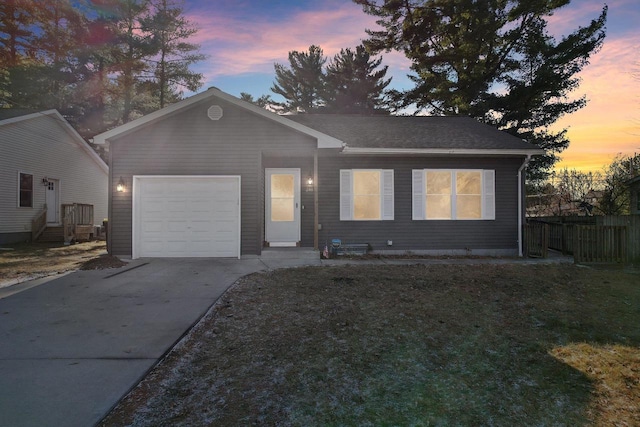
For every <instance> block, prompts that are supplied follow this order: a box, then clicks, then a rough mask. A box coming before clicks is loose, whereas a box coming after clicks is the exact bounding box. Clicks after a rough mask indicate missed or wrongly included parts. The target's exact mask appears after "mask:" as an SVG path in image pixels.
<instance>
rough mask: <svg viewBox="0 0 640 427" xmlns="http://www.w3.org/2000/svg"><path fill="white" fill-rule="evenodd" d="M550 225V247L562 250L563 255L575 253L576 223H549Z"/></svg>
mask: <svg viewBox="0 0 640 427" xmlns="http://www.w3.org/2000/svg"><path fill="white" fill-rule="evenodd" d="M547 225H548V226H549V249H554V250H556V251H560V252H562V254H563V255H571V254H573V234H574V230H575V227H576V225H575V224H559V223H555V222H551V223H547Z"/></svg>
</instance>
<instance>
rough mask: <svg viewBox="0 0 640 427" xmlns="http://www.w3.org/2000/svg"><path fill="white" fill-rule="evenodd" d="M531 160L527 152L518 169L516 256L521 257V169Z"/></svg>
mask: <svg viewBox="0 0 640 427" xmlns="http://www.w3.org/2000/svg"><path fill="white" fill-rule="evenodd" d="M530 161H531V154H527V157H526V158H525V159H524V162H522V166H520V168H519V169H518V256H519V257H522V255H523V250H522V205H523V203H522V187H523V183H522V171H523V170H524V169H525V168H526V167H527V165H528V164H529V162H530Z"/></svg>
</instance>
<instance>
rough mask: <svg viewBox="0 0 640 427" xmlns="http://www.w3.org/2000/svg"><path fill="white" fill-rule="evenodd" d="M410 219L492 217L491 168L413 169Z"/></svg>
mask: <svg viewBox="0 0 640 427" xmlns="http://www.w3.org/2000/svg"><path fill="white" fill-rule="evenodd" d="M412 178H413V180H412V181H413V191H412V194H413V197H412V198H413V215H412V216H413V219H414V220H422V219H432V220H438V219H439V220H491V219H495V171H493V170H482V169H454V170H451V169H414V170H413V177H412Z"/></svg>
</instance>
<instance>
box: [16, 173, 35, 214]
mask: <svg viewBox="0 0 640 427" xmlns="http://www.w3.org/2000/svg"><path fill="white" fill-rule="evenodd" d="M18 206H19V207H21V208H32V207H33V175H32V174H30V173H22V172H20V173H19V174H18Z"/></svg>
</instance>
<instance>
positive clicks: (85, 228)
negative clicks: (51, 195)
mask: <svg viewBox="0 0 640 427" xmlns="http://www.w3.org/2000/svg"><path fill="white" fill-rule="evenodd" d="M62 225H63V228H64V231H63V232H64V242H65V244H69V243H71V242H72V241H74V240H89V238H90V236H91V234H92V233H93V205H86V204H82V203H73V204H70V205H62Z"/></svg>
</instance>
